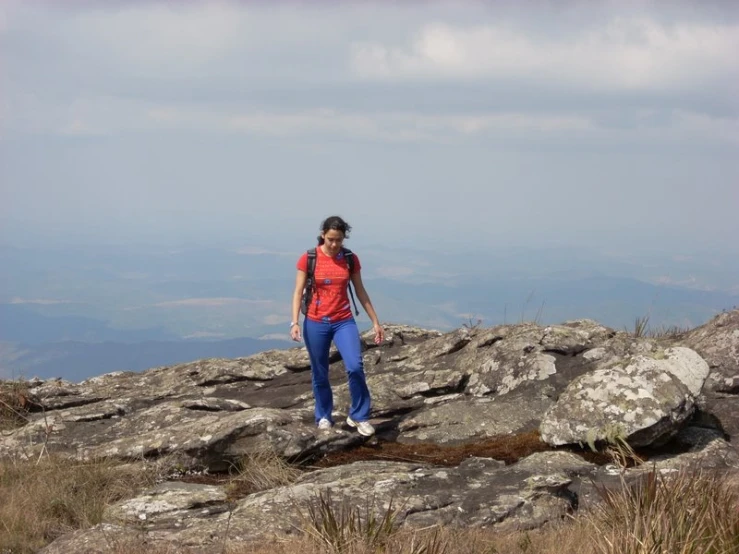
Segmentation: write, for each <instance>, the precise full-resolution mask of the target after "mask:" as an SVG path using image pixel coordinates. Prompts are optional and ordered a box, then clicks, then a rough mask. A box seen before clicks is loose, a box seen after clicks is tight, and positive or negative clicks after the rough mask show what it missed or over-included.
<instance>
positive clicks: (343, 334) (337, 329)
mask: <svg viewBox="0 0 739 554" xmlns="http://www.w3.org/2000/svg"><path fill="white" fill-rule="evenodd" d="M333 328H334V344H336V348H338V350H339V353H340V354H341V358H342V359H343V360H344V366H346V373H347V378H348V380H349V394H350V395H351V406H350V408H349V417H350V418H352V419H353V420H354V421H367V420H368V419H369V418H370V410H371V399H370V392H369V388H367V381H366V379H365V376H364V363H363V361H362V345H361V343H360V339H359V329H357V323H356V322H355V321H354V318H351V319H346V320H344V321H339V322H337V323H334V324H333Z"/></svg>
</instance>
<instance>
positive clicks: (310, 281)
mask: <svg viewBox="0 0 739 554" xmlns="http://www.w3.org/2000/svg"><path fill="white" fill-rule="evenodd" d="M306 254H307V255H308V267H307V268H306V272H305V273H306V277H305V286H304V287H303V296H302V298H301V300H300V311H301V312H302V313H303V315H305V314H307V313H308V309H309V308H310V302H311V299H312V298H313V289H314V288H315V271H316V249H315V248H311V249H310V250H308V251H307V252H306Z"/></svg>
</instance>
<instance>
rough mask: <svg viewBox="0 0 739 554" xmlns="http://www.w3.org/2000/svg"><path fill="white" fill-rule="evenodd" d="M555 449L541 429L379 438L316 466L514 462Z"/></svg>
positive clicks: (455, 464) (329, 455)
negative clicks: (449, 440)
mask: <svg viewBox="0 0 739 554" xmlns="http://www.w3.org/2000/svg"><path fill="white" fill-rule="evenodd" d="M549 450H554V448H552V447H551V446H549V445H548V444H546V443H545V442H543V441H542V440H541V438H540V435H539V432H538V431H537V430H534V431H529V432H527V433H519V434H517V435H503V436H499V437H491V438H488V439H482V440H478V441H472V442H468V443H466V444H459V445H452V446H440V445H438V444H436V443H413V444H403V443H397V442H385V441H378V442H377V443H376V444H374V445H363V446H360V447H358V448H352V449H351V450H346V451H343V452H332V453H330V454H328V455H326V456H325V457H324V458H323V459H321V460H320V461H318V462H316V464H315V466H316V467H332V466H336V465H342V464H349V463H352V462H356V461H360V460H390V461H395V462H421V463H425V464H436V465H442V466H447V467H456V466H458V465H459V464H460V463H461V462H462V461H463V460H465V459H467V458H469V457H470V456H480V457H484V458H495V459H496V460H501V461H503V462H505V463H506V464H512V463H515V462H517V461H518V460H520V459H521V458H525V457H526V456H530V455H531V454H534V453H536V452H545V451H549Z"/></svg>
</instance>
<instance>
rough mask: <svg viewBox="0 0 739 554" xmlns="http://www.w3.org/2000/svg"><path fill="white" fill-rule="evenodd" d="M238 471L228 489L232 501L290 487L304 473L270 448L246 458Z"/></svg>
mask: <svg viewBox="0 0 739 554" xmlns="http://www.w3.org/2000/svg"><path fill="white" fill-rule="evenodd" d="M236 470H237V474H236V477H234V478H233V479H231V482H230V483H229V484H228V486H227V487H226V492H227V494H228V497H229V498H230V499H236V498H243V497H244V496H247V495H249V494H252V493H255V492H259V491H263V490H268V489H272V488H275V487H279V486H282V485H289V484H290V483H294V482H295V480H296V479H297V478H298V477H299V476H300V475H301V474H302V473H303V472H302V471H300V470H299V469H297V468H296V467H294V466H291V465H290V464H288V463H287V462H286V461H285V460H284V459H283V458H282V457H280V456H278V455H277V454H275V452H274V450H273V449H272V448H270V447H269V446H265V447H264V448H262V449H260V450H258V451H256V452H254V453H252V454H249V455H248V456H245V457H244V458H243V459H242V460H241V463H240V464H239V465H238V466H237V468H236Z"/></svg>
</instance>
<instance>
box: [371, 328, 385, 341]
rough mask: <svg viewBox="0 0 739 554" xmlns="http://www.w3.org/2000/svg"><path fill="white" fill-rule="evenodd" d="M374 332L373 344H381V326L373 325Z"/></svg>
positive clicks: (382, 330)
mask: <svg viewBox="0 0 739 554" xmlns="http://www.w3.org/2000/svg"><path fill="white" fill-rule="evenodd" d="M374 330H375V344H382V342H383V341H384V340H385V329H383V328H382V325H380V324H379V323H375V325H374Z"/></svg>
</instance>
